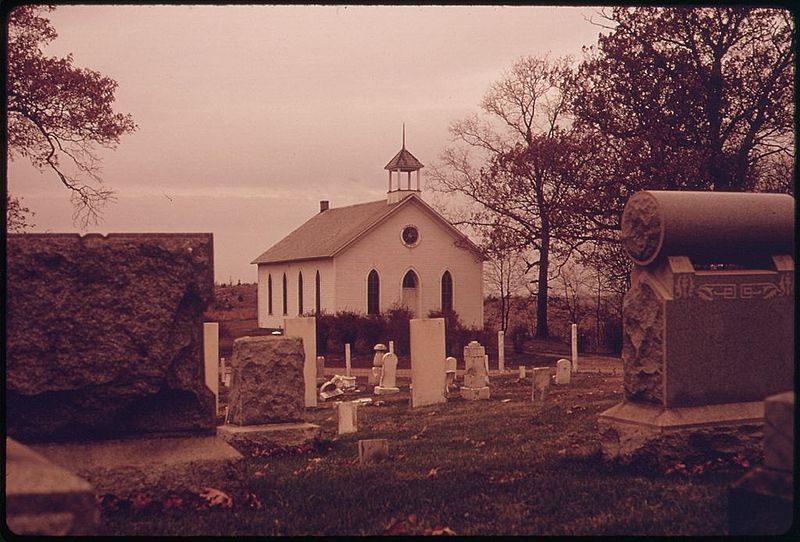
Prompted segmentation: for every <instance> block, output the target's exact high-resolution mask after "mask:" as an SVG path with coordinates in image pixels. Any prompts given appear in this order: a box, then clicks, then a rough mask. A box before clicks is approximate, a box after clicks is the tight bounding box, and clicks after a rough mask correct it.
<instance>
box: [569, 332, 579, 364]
mask: <svg viewBox="0 0 800 542" xmlns="http://www.w3.org/2000/svg"><path fill="white" fill-rule="evenodd" d="M569 327H570V334H571V339H572V344H571V346H572V372H573V373H577V372H578V324H572V325H571V326H569Z"/></svg>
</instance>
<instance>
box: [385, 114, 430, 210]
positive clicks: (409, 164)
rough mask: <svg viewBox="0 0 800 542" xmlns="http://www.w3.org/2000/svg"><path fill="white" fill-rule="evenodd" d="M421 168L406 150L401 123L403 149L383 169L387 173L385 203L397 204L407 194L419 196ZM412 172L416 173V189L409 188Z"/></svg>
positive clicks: (404, 131)
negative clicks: (387, 184)
mask: <svg viewBox="0 0 800 542" xmlns="http://www.w3.org/2000/svg"><path fill="white" fill-rule="evenodd" d="M423 167H425V166H423V165H422V162H420V161H419V160H417V159H416V158H415V157H414V155H413V154H411V153H410V152H408V151H407V150H406V125H405V123H403V148H402V149H400V152H398V153H397V154H395V155H394V158H392V159H391V160H389V163H388V164H386V167H385V168H383V169H386V170H388V171H389V192H388V193H387V194H388V197H387V202H388V203H389V204H392V203H397V202H398V201H400V200H402V199H403V198H405V197H406V196H408V195H409V194H419V193H420V192H421V190H420V188H419V170H420V169H422V168H423ZM414 172H416V174H415V175H414V177H415V180H416V188H412V187H411V186H412V183H411V174H412V173H414ZM403 174H405V175H403ZM404 185H405V186H404Z"/></svg>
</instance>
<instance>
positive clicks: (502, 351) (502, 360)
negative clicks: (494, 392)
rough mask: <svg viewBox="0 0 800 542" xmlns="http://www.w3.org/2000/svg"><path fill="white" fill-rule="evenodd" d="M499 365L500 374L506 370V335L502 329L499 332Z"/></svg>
mask: <svg viewBox="0 0 800 542" xmlns="http://www.w3.org/2000/svg"><path fill="white" fill-rule="evenodd" d="M497 365H498V368H499V369H500V372H503V371H505V370H506V334H505V333H504V332H503V330H502V329H501V330H500V331H498V332H497Z"/></svg>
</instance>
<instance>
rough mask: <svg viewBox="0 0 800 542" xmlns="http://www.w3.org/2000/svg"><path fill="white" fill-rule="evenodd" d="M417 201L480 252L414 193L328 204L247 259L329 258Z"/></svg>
mask: <svg viewBox="0 0 800 542" xmlns="http://www.w3.org/2000/svg"><path fill="white" fill-rule="evenodd" d="M412 200H415V201H417V202H418V203H420V204H421V205H422V207H423V208H426V209H427V210H428V211H429V212H431V213H433V215H434V216H435V217H436V218H437V219H438V220H439V221H440V222H442V223H443V224H444V225H445V226H446V227H447V228H448V229H450V230H451V231H452V232H453V233H454V234H455V235H456V236H457V237H459V239H460V240H461V241H462V245H463V246H464V248H467V249H468V250H472V251H474V252H475V253H476V254H479V255H481V257H482V254H481V252H480V249H478V247H477V246H475V244H474V243H472V241H470V240H469V238H468V237H467V236H466V235H464V234H463V233H461V232H460V231H458V230H457V229H456V228H455V227H454V226H453V225H452V224H450V223H449V222H447V220H445V219H444V218H443V217H442V216H441V215H440V214H439V213H437V212H436V211H435V210H434V209H433V208H431V207H430V206H429V205H428V204H427V203H425V202H424V201H422V199H421V198H419V197H418V196H416V195H413V194H412V195H410V196H408V197H406V198H404V199H403V200H401V201H399V202H397V203H391V204H389V203H386V200H385V199H382V200H378V201H370V202H368V203H359V204H357V205H348V206H346V207H335V208H330V209H328V210H326V211H322V212H320V213H317V214H316V215H314V216H313V217H311V218H310V219H309V220H308V221H307V222H305V223H304V224H303V225H301V226H300V227H299V228H297V229H296V230H294V231H293V232H292V233H290V234H289V235H287V236H286V237H284V238H283V239H281V240H280V241H278V242H277V243H275V244H274V245H273V246H272V247H270V248H269V249H268V250H267V251H266V252H264V253H263V254H261V255H260V256H259V257H257V258H256V259H255V260H253V261H252V262H250V263H254V264H259V263H277V262H287V261H296V260H314V259H318V258H332V257H333V256H335V255H336V254H337V253H338V252H339V251H341V250H342V249H344V248H345V247H346V246H348V245H350V243H352V242H353V241H355V240H356V239H358V238H359V237H361V236H362V235H363V234H365V233H366V232H367V231H369V230H370V229H372V228H373V227H374V226H377V225H378V224H379V223H380V222H382V221H383V220H384V219H385V218H386V217H388V216H389V215H391V214H393V213H394V212H396V211H397V210H398V209H400V208H401V207H403V206H404V205H407V204H408V203H409V202H411V201H412Z"/></svg>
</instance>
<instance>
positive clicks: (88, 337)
mask: <svg viewBox="0 0 800 542" xmlns="http://www.w3.org/2000/svg"><path fill="white" fill-rule="evenodd" d="M6 247H7V260H6V278H7V281H6V288H7V290H6V299H5V302H6V314H5V317H6V321H5V325H6V358H5V359H6V395H5V400H6V414H7V415H6V431H7V434H8V436H11V437H14V438H17V439H19V440H21V441H23V442H30V441H34V440H47V439H56V438H62V439H80V438H85V439H93V438H100V437H107V438H111V437H114V436H126V435H141V434H158V433H174V432H183V433H196V434H213V431H214V426H215V422H216V420H215V416H216V413H215V411H214V403H215V399H214V394H213V393H212V391H211V390H210V389H209V387H208V386H207V385H206V378H205V361H204V359H203V313H204V311H205V309H206V307H207V306H208V304H209V302H210V300H211V299H212V298H213V294H214V275H213V237H212V235H211V234H210V233H186V234H183V233H181V234H178V233H176V234H158V233H147V234H143V233H142V234H137V233H111V234H108V235H106V236H103V235H99V234H87V235H83V236H81V235H78V234H34V233H26V234H11V235H9V236H8V238H7V245H6Z"/></svg>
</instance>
